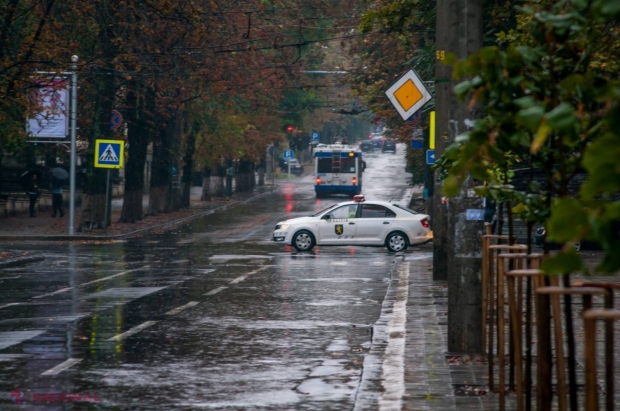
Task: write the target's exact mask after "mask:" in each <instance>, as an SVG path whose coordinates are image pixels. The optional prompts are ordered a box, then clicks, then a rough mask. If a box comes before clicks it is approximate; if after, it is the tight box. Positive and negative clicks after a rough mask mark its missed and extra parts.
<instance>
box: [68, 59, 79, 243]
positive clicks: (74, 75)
mask: <svg viewBox="0 0 620 411" xmlns="http://www.w3.org/2000/svg"><path fill="white" fill-rule="evenodd" d="M78 60H79V58H78V56H75V55H73V56H71V61H72V62H73V64H72V65H71V69H72V70H73V72H72V73H71V169H70V172H69V177H70V180H69V235H74V234H75V221H74V220H75V160H76V144H75V141H76V134H77V132H76V131H77V62H78Z"/></svg>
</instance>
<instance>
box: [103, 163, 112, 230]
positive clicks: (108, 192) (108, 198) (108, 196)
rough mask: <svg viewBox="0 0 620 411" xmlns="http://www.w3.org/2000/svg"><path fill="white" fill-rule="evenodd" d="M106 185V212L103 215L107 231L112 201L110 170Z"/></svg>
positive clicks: (104, 226)
mask: <svg viewBox="0 0 620 411" xmlns="http://www.w3.org/2000/svg"><path fill="white" fill-rule="evenodd" d="M107 171H108V173H107V178H106V184H105V212H104V214H103V228H104V229H107V228H108V225H109V222H108V202H109V201H110V169H109V168H108V170H107Z"/></svg>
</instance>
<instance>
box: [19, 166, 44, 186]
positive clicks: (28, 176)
mask: <svg viewBox="0 0 620 411" xmlns="http://www.w3.org/2000/svg"><path fill="white" fill-rule="evenodd" d="M32 176H37V180H39V179H41V172H40V171H39V170H28V171H26V172H25V173H23V174H22V175H21V176H19V182H20V184H21V185H23V186H28V185H29V184H30V180H32Z"/></svg>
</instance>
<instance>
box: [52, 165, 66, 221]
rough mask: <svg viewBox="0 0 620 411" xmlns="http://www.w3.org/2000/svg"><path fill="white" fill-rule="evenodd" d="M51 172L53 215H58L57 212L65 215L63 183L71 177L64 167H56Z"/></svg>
mask: <svg viewBox="0 0 620 411" xmlns="http://www.w3.org/2000/svg"><path fill="white" fill-rule="evenodd" d="M49 174H50V191H51V192H52V210H53V211H52V217H56V213H60V216H61V217H63V216H64V215H65V212H64V210H63V209H62V183H63V181H64V180H66V179H67V177H69V173H67V171H66V170H65V169H63V168H60V167H55V168H52V169H51V170H50V172H49Z"/></svg>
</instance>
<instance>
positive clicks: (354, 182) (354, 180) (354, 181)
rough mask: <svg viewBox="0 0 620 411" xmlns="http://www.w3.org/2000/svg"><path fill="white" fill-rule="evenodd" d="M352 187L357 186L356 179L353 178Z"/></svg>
mask: <svg viewBox="0 0 620 411" xmlns="http://www.w3.org/2000/svg"><path fill="white" fill-rule="evenodd" d="M353 185H354V186H355V185H357V178H355V177H353Z"/></svg>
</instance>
